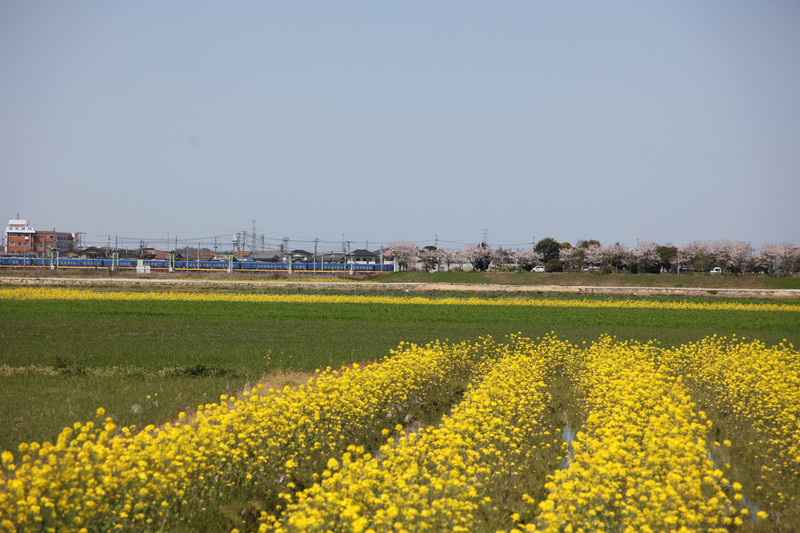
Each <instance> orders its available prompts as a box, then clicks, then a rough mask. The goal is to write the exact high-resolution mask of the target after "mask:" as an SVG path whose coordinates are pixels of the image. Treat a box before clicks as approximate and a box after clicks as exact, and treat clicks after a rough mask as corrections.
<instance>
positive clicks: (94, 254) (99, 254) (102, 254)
mask: <svg viewBox="0 0 800 533" xmlns="http://www.w3.org/2000/svg"><path fill="white" fill-rule="evenodd" d="M76 252H77V255H76V256H70V257H78V258H80V259H104V258H106V257H108V250H106V249H104V248H96V247H94V246H87V247H86V248H83V249H81V250H76Z"/></svg>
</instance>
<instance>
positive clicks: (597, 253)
mask: <svg viewBox="0 0 800 533" xmlns="http://www.w3.org/2000/svg"><path fill="white" fill-rule="evenodd" d="M603 248H604V247H603V245H602V244H599V243H598V244H590V245H589V246H587V247H586V250H585V251H584V252H583V260H584V261H586V263H587V264H588V265H590V266H593V267H600V266H603Z"/></svg>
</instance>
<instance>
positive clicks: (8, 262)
mask: <svg viewBox="0 0 800 533" xmlns="http://www.w3.org/2000/svg"><path fill="white" fill-rule="evenodd" d="M144 264H145V265H147V266H149V267H150V268H151V269H155V270H167V269H169V261H167V260H163V259H151V260H147V261H144ZM138 265H139V260H138V259H118V260H117V261H116V262H115V261H114V260H113V259H85V258H70V257H65V258H58V259H51V258H49V257H46V258H38V257H0V267H11V268H30V267H45V268H53V267H55V268H95V269H97V268H108V269H111V268H115V269H119V270H135V269H136V268H137V267H138ZM173 267H174V269H175V270H210V271H219V270H227V269H228V268H229V267H230V268H232V269H233V270H238V271H247V272H253V271H256V272H288V271H289V263H272V262H263V261H233V262H231V263H228V262H227V261H199V262H198V261H175V262H174V263H173ZM351 270H352V271H354V272H392V271H394V265H392V264H384V265H377V264H360V263H355V264H349V263H303V262H297V263H292V271H293V272H320V273H321V272H348V271H351Z"/></svg>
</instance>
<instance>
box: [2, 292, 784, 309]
mask: <svg viewBox="0 0 800 533" xmlns="http://www.w3.org/2000/svg"><path fill="white" fill-rule="evenodd" d="M0 299H9V300H141V301H187V302H189V301H191V302H262V303H355V304H396V305H494V306H529V307H584V308H586V307H588V308H626V309H707V310H717V311H792V312H800V306H798V305H789V304H781V303H770V302H732V301H722V300H721V301H713V302H712V301H690V300H685V301H675V300H648V299H637V298H563V299H553V298H512V297H497V298H479V297H466V296H465V297H461V296H459V297H441V298H431V297H427V296H370V295H359V294H270V293H260V294H233V293H201V292H131V291H112V292H99V291H95V290H90V289H64V288H47V287H38V288H32V287H24V288H4V289H0Z"/></svg>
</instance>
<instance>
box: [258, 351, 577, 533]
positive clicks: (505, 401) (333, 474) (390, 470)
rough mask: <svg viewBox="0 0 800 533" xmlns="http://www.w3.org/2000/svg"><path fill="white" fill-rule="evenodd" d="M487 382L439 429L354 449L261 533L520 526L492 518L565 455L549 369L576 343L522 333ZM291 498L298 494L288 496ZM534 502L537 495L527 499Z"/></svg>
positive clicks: (333, 463) (510, 520)
mask: <svg viewBox="0 0 800 533" xmlns="http://www.w3.org/2000/svg"><path fill="white" fill-rule="evenodd" d="M518 340H520V341H521V342H518V343H516V346H517V348H518V349H517V350H514V351H513V352H511V353H507V354H506V355H505V356H503V357H501V358H500V360H499V361H498V362H497V364H496V365H495V366H494V367H493V368H492V370H491V372H490V373H489V374H488V375H487V376H486V378H485V379H484V380H483V381H481V382H480V384H479V385H477V386H474V387H471V388H470V389H469V390H468V392H467V396H466V398H465V400H464V401H463V402H461V403H460V404H459V405H458V406H457V408H456V409H455V410H454V412H453V413H452V414H451V415H450V416H447V417H445V418H444V419H443V421H442V422H441V424H439V425H438V426H436V427H425V428H422V429H421V430H420V431H419V432H415V433H410V434H408V435H406V436H404V437H402V438H400V439H399V440H397V441H396V440H395V439H391V438H390V439H389V440H388V442H387V443H386V444H385V445H384V446H383V447H382V448H381V449H380V451H379V453H378V454H377V455H373V454H369V453H363V450H361V449H357V448H354V447H353V448H350V449H349V450H348V453H347V454H345V456H344V457H343V459H342V461H341V463H340V462H339V461H337V460H334V459H332V460H331V461H330V462H329V464H328V469H327V470H326V471H325V472H324V473H323V479H322V480H321V481H320V482H318V483H317V484H315V485H314V486H312V487H311V488H309V489H307V490H305V491H303V492H301V493H298V494H297V495H296V498H295V499H294V501H292V503H290V505H289V506H288V508H287V510H286V512H285V513H284V514H283V516H282V517H281V519H280V520H276V519H275V517H265V520H264V523H263V524H262V527H261V531H262V532H266V531H270V530H274V531H281V532H289V531H295V532H300V531H353V532H362V531H398V532H403V531H433V532H438V531H491V530H495V529H497V527H498V526H501V527H503V526H504V527H506V528H508V527H513V525H514V521H513V519H514V518H518V516H512V513H510V512H509V513H507V514H506V516H505V517H504V518H505V519H504V522H505V523H501V524H496V523H492V521H491V517H492V516H494V515H496V514H497V513H496V512H493V511H494V510H495V509H496V508H497V506H498V505H506V506H508V504H509V502H508V499H509V498H513V497H514V496H516V497H518V498H520V497H522V494H521V493H520V490H519V486H520V485H522V484H523V483H524V480H525V478H527V477H530V474H531V472H530V470H531V469H533V468H539V469H542V470H543V474H544V473H546V472H549V471H551V470H552V469H553V468H555V466H556V465H557V464H558V460H559V457H560V455H561V445H560V438H558V437H557V432H554V431H552V428H548V427H547V424H545V423H543V422H542V419H543V416H544V415H543V413H544V411H545V409H546V408H547V405H548V403H549V397H548V392H547V391H546V389H545V381H544V380H545V374H546V373H547V372H548V369H549V368H550V367H551V366H552V365H551V364H550V363H551V362H552V361H553V359H554V358H558V357H563V354H562V352H563V351H565V350H569V349H570V347H569V346H568V345H567V344H566V343H563V342H561V341H558V340H556V339H555V338H552V337H549V338H546V339H545V340H543V341H542V342H540V343H538V344H534V343H532V342H531V341H530V340H523V339H518ZM290 499H291V498H290ZM528 499H529V498H528Z"/></svg>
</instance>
